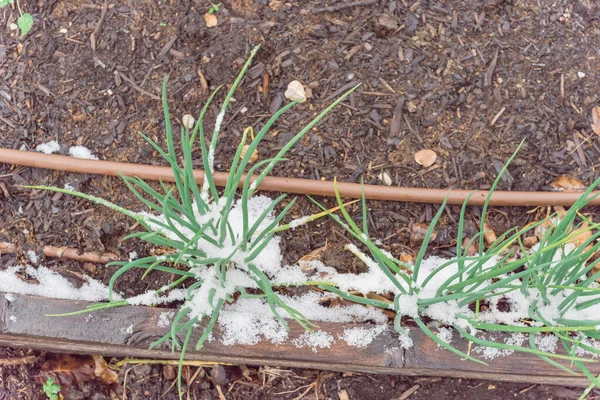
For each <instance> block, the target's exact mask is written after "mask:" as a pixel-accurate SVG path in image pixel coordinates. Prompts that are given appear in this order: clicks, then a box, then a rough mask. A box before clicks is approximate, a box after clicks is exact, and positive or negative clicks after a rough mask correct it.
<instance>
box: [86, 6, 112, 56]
mask: <svg viewBox="0 0 600 400" xmlns="http://www.w3.org/2000/svg"><path fill="white" fill-rule="evenodd" d="M107 10H108V0H104V4H103V5H102V13H101V14H100V20H99V21H98V25H96V29H94V32H92V34H91V35H90V44H91V45H92V51H94V52H95V51H96V35H98V33H99V32H100V28H101V27H102V22H104V17H105V16H106V11H107Z"/></svg>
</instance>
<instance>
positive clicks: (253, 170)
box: [29, 47, 356, 394]
mask: <svg viewBox="0 0 600 400" xmlns="http://www.w3.org/2000/svg"><path fill="white" fill-rule="evenodd" d="M257 51H258V47H256V48H254V49H253V50H252V52H251V54H250V57H249V59H248V60H247V62H246V63H245V65H244V66H243V68H242V69H241V71H240V73H239V75H238V76H237V79H236V80H235V82H234V83H233V85H232V86H231V88H230V90H229V92H228V93H227V95H226V96H225V99H224V101H223V104H222V106H221V108H220V112H219V113H218V115H217V117H216V123H215V126H214V129H213V131H212V135H211V136H210V138H206V137H205V131H204V126H203V122H204V119H205V115H206V112H207V110H208V107H209V105H210V104H211V101H212V100H213V99H214V96H215V94H216V93H217V92H218V91H219V89H220V88H219V89H217V90H216V91H215V92H214V93H213V94H212V95H211V96H210V98H209V99H208V101H207V102H206V104H205V105H204V107H203V108H202V110H201V112H200V115H199V117H198V120H197V122H196V123H195V126H194V127H193V129H189V128H188V127H182V128H181V130H180V134H179V136H178V137H177V138H176V136H175V135H174V131H173V127H172V124H171V115H170V113H169V107H168V104H167V78H166V77H165V79H164V82H163V87H162V106H163V109H164V118H165V132H166V142H167V148H166V149H163V148H161V147H160V146H159V145H158V144H157V143H155V142H154V141H153V140H152V139H150V138H149V137H147V136H145V135H144V134H142V136H143V137H144V139H145V140H146V141H147V142H148V143H149V144H150V145H151V146H152V147H153V148H154V149H155V150H156V151H157V152H158V153H159V154H160V155H161V156H162V157H163V158H164V159H165V160H166V161H167V162H168V163H169V165H170V166H171V169H172V171H173V175H174V181H175V184H174V185H172V186H168V185H166V184H165V183H163V182H161V183H160V185H161V187H162V192H160V191H157V190H155V189H154V188H153V187H151V186H150V185H149V184H147V183H146V182H144V181H143V180H142V179H140V178H138V177H129V176H122V179H123V180H124V182H125V184H126V185H127V186H128V188H129V189H130V190H131V192H132V193H133V194H134V195H135V196H136V197H137V198H138V199H139V200H140V201H141V202H142V203H143V204H144V205H145V206H146V207H147V208H148V210H149V211H150V212H133V211H131V210H127V209H125V208H123V207H120V206H118V205H116V204H114V203H111V202H108V201H106V200H104V199H101V198H98V197H95V196H91V195H88V194H85V193H81V192H78V191H73V190H67V189H62V188H57V187H45V186H29V187H30V188H32V189H44V190H50V191H54V192H62V193H65V194H69V195H73V196H78V197H81V198H84V199H87V200H89V201H92V202H95V203H98V204H101V205H105V206H107V207H109V208H111V209H113V210H115V211H117V212H120V213H122V214H124V215H126V216H128V217H130V218H132V219H134V220H135V221H137V222H138V223H139V224H140V225H141V226H142V227H143V228H144V230H143V231H141V232H136V233H133V234H130V235H128V236H127V237H126V238H125V239H127V238H134V237H135V238H139V239H141V240H143V241H145V242H147V243H151V244H153V245H156V246H160V247H163V248H167V249H170V250H169V252H168V254H165V255H159V256H157V255H151V256H147V257H143V258H139V259H136V260H131V261H115V262H112V263H110V264H109V265H116V266H118V267H119V269H118V270H117V271H116V272H115V273H114V274H113V276H112V278H111V279H110V282H109V293H110V301H109V302H107V303H99V304H94V305H91V306H90V307H88V308H86V309H84V310H80V311H78V312H76V313H87V312H89V311H93V310H100V309H106V308H111V307H119V306H124V305H127V304H132V299H124V300H123V299H120V298H116V297H115V296H113V290H114V285H115V282H116V281H117V280H118V279H119V277H121V275H123V274H125V273H126V272H128V271H131V270H133V269H142V270H144V274H143V277H145V276H146V275H147V274H148V273H149V272H151V271H157V272H163V273H167V274H173V275H175V276H176V277H177V279H175V281H173V282H172V283H170V284H169V285H167V286H165V287H163V288H160V289H159V290H156V291H154V292H152V293H150V295H152V296H154V298H156V299H159V298H160V297H161V296H162V295H165V294H167V293H169V292H170V293H175V292H174V291H175V290H177V289H178V288H179V290H180V293H181V298H183V299H184V300H185V302H184V304H183V306H182V307H181V308H180V309H179V311H178V312H177V314H176V315H175V317H174V320H173V323H172V326H171V329H170V331H169V332H168V333H167V334H165V335H164V336H163V337H162V338H160V339H158V340H157V341H155V342H154V343H152V345H151V348H152V347H155V346H158V345H160V344H162V343H165V342H168V341H170V343H171V346H172V349H173V351H175V350H177V349H178V350H180V351H181V355H180V365H179V377H178V384H179V391H180V394H181V393H182V392H181V372H182V371H181V369H182V363H183V360H184V357H185V351H186V349H187V348H188V346H189V345H190V343H191V338H192V332H193V331H194V329H195V327H196V326H198V324H199V323H200V322H201V320H202V319H203V318H206V319H207V320H208V322H207V325H206V327H205V328H204V330H203V332H202V334H201V336H200V338H199V339H197V340H196V342H195V345H194V348H195V349H196V350H199V349H201V348H202V346H203V344H204V342H205V341H206V340H207V339H208V337H209V335H210V332H211V331H212V329H213V327H214V325H215V323H216V322H217V320H218V316H219V312H220V310H221V309H222V307H223V306H224V305H225V304H226V303H228V302H232V301H233V298H234V295H235V294H236V293H239V294H240V295H241V296H242V297H260V298H263V299H264V300H266V301H267V302H268V304H269V306H270V309H271V310H272V312H273V314H274V315H275V317H277V319H278V320H279V321H280V322H281V324H282V325H284V326H285V327H286V328H287V322H286V321H285V320H284V318H283V317H282V316H281V315H280V311H279V310H284V311H285V312H287V314H288V315H289V316H291V317H292V318H293V319H294V320H295V321H296V322H297V323H299V324H300V325H301V326H303V327H304V328H306V329H307V330H310V328H311V326H313V324H312V323H311V322H310V321H308V320H307V319H306V318H305V317H304V316H303V315H302V314H301V313H300V312H298V311H297V310H295V309H293V308H291V307H289V306H287V305H286V304H285V303H284V301H283V300H282V299H281V298H280V296H279V295H278V294H277V293H276V292H275V291H274V289H273V287H272V286H271V283H270V281H269V277H268V274H266V273H265V272H264V271H263V270H262V269H261V268H260V266H259V264H258V263H257V259H258V258H259V255H260V254H261V252H262V251H264V249H265V248H266V247H267V246H269V243H270V242H271V241H272V239H273V238H274V236H275V234H276V232H279V231H281V230H284V229H287V228H289V227H290V226H289V225H284V226H281V227H280V226H279V223H280V222H281V221H282V219H283V218H284V216H285V215H286V213H287V212H288V211H289V210H290V208H291V207H292V206H293V205H294V202H295V199H293V200H291V201H290V202H289V203H288V204H287V205H286V206H285V207H283V209H282V210H281V211H280V212H279V213H278V214H277V215H276V216H274V215H273V214H274V213H275V207H277V206H278V205H280V204H281V203H282V201H283V200H284V199H285V198H286V195H285V194H283V195H281V196H279V197H277V198H276V199H275V200H273V201H271V203H270V204H269V205H268V206H266V207H263V209H262V210H261V214H260V215H259V216H257V217H255V218H250V217H249V214H250V213H249V207H250V203H251V198H252V196H253V195H254V194H255V192H256V188H257V187H258V186H259V185H260V183H261V181H262V180H263V179H264V178H265V176H267V175H268V174H269V173H270V172H271V170H272V169H273V168H274V167H275V165H276V164H277V163H279V162H280V161H282V160H284V156H285V154H286V153H287V152H288V151H289V150H290V149H291V148H292V146H294V144H296V143H297V142H298V140H300V139H301V138H302V137H303V136H304V135H305V134H306V133H307V132H309V131H310V130H311V129H312V128H313V127H315V126H316V125H317V124H318V123H319V122H320V121H321V120H322V119H323V118H324V117H325V116H326V115H327V114H328V113H329V112H330V111H331V110H332V109H333V108H334V107H335V106H336V105H337V104H339V103H340V102H342V101H343V100H344V99H345V98H346V97H347V96H348V95H349V94H350V93H352V92H353V91H354V90H355V89H356V88H353V89H351V90H349V91H348V92H347V93H345V94H344V95H342V96H341V97H340V98H339V99H337V100H336V101H335V102H333V103H332V104H331V105H329V106H328V107H327V108H325V109H324V110H323V111H322V112H321V113H320V114H319V115H318V116H317V117H315V118H314V119H313V120H312V121H311V122H310V123H309V124H308V125H306V126H305V127H304V128H303V129H301V130H300V131H299V132H298V133H297V134H296V135H295V136H294V137H293V138H292V139H291V140H290V141H289V142H288V143H287V144H286V145H285V146H283V148H282V149H281V150H279V151H278V153H277V154H276V155H275V156H273V157H272V158H270V159H267V160H263V161H260V162H258V163H256V164H254V165H253V166H252V167H250V168H249V164H250V157H251V155H252V154H253V152H254V151H255V150H256V149H257V148H258V146H259V145H260V143H261V141H262V139H263V138H264V136H265V135H266V134H267V132H268V131H269V129H270V128H271V127H272V126H273V124H275V123H276V122H277V120H278V119H279V118H280V117H281V116H282V114H284V113H285V112H287V111H288V110H290V109H291V108H292V107H294V106H295V105H296V104H297V103H298V101H292V102H290V103H289V104H287V105H285V106H284V107H282V108H281V109H280V110H279V111H277V112H276V113H275V114H273V116H272V117H271V118H270V119H269V120H268V121H267V122H266V123H265V124H264V126H263V127H262V128H261V129H260V130H259V131H258V132H257V134H256V136H255V137H254V138H253V140H252V141H251V143H250V144H249V146H247V147H246V148H245V153H244V147H245V145H246V142H247V137H246V136H247V133H248V131H251V129H246V130H245V131H244V133H243V137H242V139H241V141H240V143H239V146H238V148H237V151H236V153H235V155H234V157H233V159H232V163H231V167H230V171H229V177H228V179H227V182H226V185H225V187H224V189H222V190H219V189H217V186H216V185H215V181H214V178H213V174H214V171H215V168H214V154H215V148H216V146H217V142H218V139H219V135H220V132H221V127H222V123H223V120H224V117H225V114H226V111H227V107H228V105H229V103H230V101H231V99H232V96H233V94H234V92H235V91H236V89H237V87H238V86H239V84H240V82H241V81H242V79H243V77H244V75H245V73H246V71H247V69H248V67H249V65H250V63H251V62H252V59H253V58H254V56H255V55H256V53H257ZM176 140H179V142H180V144H181V155H182V159H183V162H182V165H181V164H180V160H179V159H178V156H177V150H176V147H175V142H176ZM207 142H208V143H207ZM196 144H198V145H199V147H200V149H201V153H202V162H203V166H204V170H205V176H204V181H203V185H202V186H201V187H200V186H198V184H197V183H196V179H195V177H194V172H193V169H192V148H193V147H194V145H196ZM244 173H247V174H246V177H245V179H244V180H243V186H242V188H241V193H238V183H239V182H240V181H241V180H242V178H243V174H244ZM238 194H240V197H239V200H238V198H237V197H238ZM240 210H241V217H240V215H239V214H240V213H239V211H240ZM234 214H235V215H234ZM314 217H315V218H316V217H318V215H317V216H314ZM240 219H241V221H240ZM309 219H310V218H309ZM240 225H241V227H240ZM234 272H236V273H238V274H237V277H238V278H239V274H240V273H241V274H242V275H243V276H244V277H245V278H247V279H246V281H250V282H251V286H249V287H252V288H254V289H259V290H260V293H261V294H248V293H247V291H246V287H244V286H243V285H241V284H240V280H239V279H234V280H233V282H232V279H230V276H231V274H232V273H234ZM190 282H191V283H190ZM241 282H242V283H243V282H244V281H243V280H242V281H241ZM185 285H187V286H185ZM182 288H183V289H182ZM142 296H144V295H142ZM174 298H177V296H175V297H174ZM134 301H135V300H134ZM157 301H158V300H157ZM134 304H135V303H134ZM181 338H183V340H181Z"/></svg>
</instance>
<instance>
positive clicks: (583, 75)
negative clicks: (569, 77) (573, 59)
mask: <svg viewBox="0 0 600 400" xmlns="http://www.w3.org/2000/svg"><path fill="white" fill-rule="evenodd" d="M577 76H578V77H579V78H581V79H583V78H585V72H581V71H579V72H577Z"/></svg>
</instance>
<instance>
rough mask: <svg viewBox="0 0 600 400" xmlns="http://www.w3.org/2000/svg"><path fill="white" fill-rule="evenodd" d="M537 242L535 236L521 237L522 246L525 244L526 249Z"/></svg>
mask: <svg viewBox="0 0 600 400" xmlns="http://www.w3.org/2000/svg"><path fill="white" fill-rule="evenodd" d="M537 242H538V238H537V236H527V237H526V238H523V246H525V247H526V248H528V249H530V248H532V247H533V246H534V245H536V244H537Z"/></svg>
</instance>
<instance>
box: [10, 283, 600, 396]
mask: <svg viewBox="0 0 600 400" xmlns="http://www.w3.org/2000/svg"><path fill="white" fill-rule="evenodd" d="M89 304H90V303H86V302H81V301H72V300H56V299H47V298H41V297H35V296H24V295H12V294H11V295H8V296H5V295H4V293H0V345H2V346H11V347H26V348H34V349H39V350H44V351H50V352H65V353H75V354H103V355H106V356H117V357H135V358H157V359H178V358H179V355H178V354H177V353H172V352H171V351H170V350H169V349H168V347H167V348H163V349H155V350H149V349H148V344H149V343H150V342H152V341H154V340H156V339H157V338H159V337H161V336H162V335H164V334H165V333H166V332H167V331H168V328H167V327H159V324H158V322H159V319H160V316H161V314H163V313H165V312H168V311H169V309H165V308H156V307H142V306H127V307H120V308H113V309H110V310H102V311H95V312H91V313H86V314H80V315H75V316H68V317H48V316H46V315H47V314H57V313H65V312H70V311H76V310H81V309H82V308H84V307H85V306H87V305H89ZM357 326H364V325H360V324H357V325H353V327H357ZM319 327H320V329H322V330H326V331H327V332H329V333H331V334H332V335H333V336H334V337H335V338H336V340H335V343H334V344H333V345H332V347H331V348H324V349H319V350H318V352H316V353H315V352H313V351H312V350H311V349H310V348H297V347H296V346H295V345H293V344H292V340H293V339H295V338H297V337H298V336H300V335H301V334H303V333H304V330H303V329H302V328H301V327H299V326H298V325H297V324H295V323H293V322H292V323H290V333H289V339H290V340H288V341H287V342H286V343H285V344H281V345H276V344H272V343H270V342H261V343H259V344H256V345H239V344H237V345H234V346H225V345H223V344H221V343H220V342H219V340H218V338H219V337H220V332H218V330H217V331H216V332H215V337H216V338H217V340H214V341H212V342H209V343H207V344H206V345H205V347H204V349H203V350H202V351H200V352H195V351H188V352H187V353H186V359H189V360H196V361H207V362H222V363H233V364H247V365H270V366H278V367H298V368H314V369H325V370H333V371H348V372H368V373H382V374H398V375H422V376H444V377H455V378H475V379H490V380H496V381H509V382H523V383H540V384H556V385H567V386H587V385H588V384H589V381H588V380H587V378H585V377H584V376H583V375H582V374H578V375H570V374H568V373H566V372H565V371H562V370H560V369H558V368H555V367H553V366H551V365H549V364H547V363H546V362H544V361H543V360H541V359H539V358H537V357H535V356H531V355H528V354H522V353H515V354H513V355H511V356H508V357H499V358H496V359H494V360H492V361H490V362H489V366H488V367H485V366H483V365H480V364H476V363H474V362H472V361H468V360H462V359H461V358H460V357H459V356H457V355H455V354H453V353H451V352H449V351H446V350H443V349H439V348H438V346H437V344H435V343H434V342H432V341H431V340H430V339H429V338H428V337H427V336H425V335H424V334H423V333H421V332H420V331H419V330H417V329H412V330H411V337H412V339H413V341H414V346H413V347H412V348H411V349H408V350H402V349H399V348H398V336H397V334H396V333H395V332H393V329H389V330H388V331H386V332H384V333H382V334H380V335H379V336H378V337H377V338H376V339H375V340H374V341H373V342H372V343H371V344H369V345H368V346H366V347H364V348H356V347H349V346H348V345H347V344H346V342H345V341H343V340H342V339H339V338H338V336H339V335H341V334H342V333H343V332H344V329H345V328H347V326H346V327H345V326H343V325H342V324H335V323H319ZM200 331H201V329H197V332H196V335H198V334H199V333H200ZM456 337H458V335H455V338H454V340H453V341H452V344H453V345H454V346H456V347H457V348H459V349H461V350H464V351H466V350H467V342H466V341H464V340H459V339H457V338H456ZM474 355H475V356H476V354H474ZM563 364H564V365H566V366H569V363H568V362H565V363H563ZM588 368H589V369H590V371H591V372H592V373H594V374H599V373H600V363H598V362H594V363H590V364H588Z"/></svg>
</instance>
